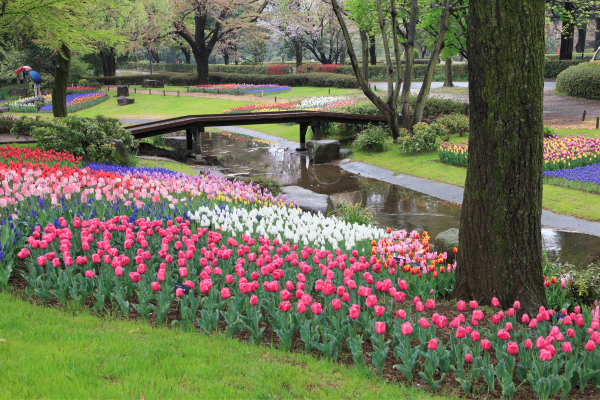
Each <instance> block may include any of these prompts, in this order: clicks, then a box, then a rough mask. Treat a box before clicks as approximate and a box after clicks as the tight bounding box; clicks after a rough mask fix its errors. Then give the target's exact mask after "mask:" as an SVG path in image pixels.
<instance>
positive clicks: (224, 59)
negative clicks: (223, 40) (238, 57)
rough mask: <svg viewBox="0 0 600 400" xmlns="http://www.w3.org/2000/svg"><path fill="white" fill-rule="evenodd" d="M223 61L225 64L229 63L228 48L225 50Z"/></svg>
mask: <svg viewBox="0 0 600 400" xmlns="http://www.w3.org/2000/svg"><path fill="white" fill-rule="evenodd" d="M223 63H224V64H225V65H229V53H228V52H227V50H224V51H223Z"/></svg>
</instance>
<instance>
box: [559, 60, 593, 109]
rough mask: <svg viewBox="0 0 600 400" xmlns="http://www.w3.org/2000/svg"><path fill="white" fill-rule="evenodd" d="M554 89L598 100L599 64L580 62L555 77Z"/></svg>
mask: <svg viewBox="0 0 600 400" xmlns="http://www.w3.org/2000/svg"><path fill="white" fill-rule="evenodd" d="M556 90H557V91H558V92H560V93H563V94H565V95H567V96H573V97H582V98H585V99H594V100H600V64H597V63H595V62H593V63H592V62H587V63H581V64H579V65H576V66H573V67H570V68H567V69H566V70H564V71H563V72H561V73H560V74H559V75H558V77H557V78H556Z"/></svg>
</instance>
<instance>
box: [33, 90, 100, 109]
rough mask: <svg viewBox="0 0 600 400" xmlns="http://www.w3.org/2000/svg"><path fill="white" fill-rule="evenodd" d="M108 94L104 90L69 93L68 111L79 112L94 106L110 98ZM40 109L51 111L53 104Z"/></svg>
mask: <svg viewBox="0 0 600 400" xmlns="http://www.w3.org/2000/svg"><path fill="white" fill-rule="evenodd" d="M108 98H109V97H108V94H106V93H103V92H94V93H79V94H68V95H67V111H68V112H77V111H81V110H85V109H86V108H90V107H93V106H95V105H97V104H100V103H102V102H104V101H106V100H108ZM40 111H45V112H51V111H52V104H48V105H45V106H44V107H42V108H40Z"/></svg>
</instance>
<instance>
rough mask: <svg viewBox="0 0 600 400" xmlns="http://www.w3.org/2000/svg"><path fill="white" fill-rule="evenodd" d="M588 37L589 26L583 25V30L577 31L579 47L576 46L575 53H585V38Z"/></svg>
mask: <svg viewBox="0 0 600 400" xmlns="http://www.w3.org/2000/svg"><path fill="white" fill-rule="evenodd" d="M586 35H587V24H586V25H583V26H582V27H581V28H579V29H577V45H576V46H575V51H576V52H577V53H584V52H585V37H586Z"/></svg>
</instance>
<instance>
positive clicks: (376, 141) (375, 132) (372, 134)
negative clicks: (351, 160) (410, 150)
mask: <svg viewBox="0 0 600 400" xmlns="http://www.w3.org/2000/svg"><path fill="white" fill-rule="evenodd" d="M391 137H392V133H391V132H390V129H389V127H388V126H387V125H371V124H369V125H367V127H366V128H365V129H363V131H362V132H360V133H359V134H358V135H357V136H356V139H355V140H354V142H353V143H352V146H354V147H355V148H357V149H361V150H371V151H383V150H384V149H385V145H386V144H387V143H390V141H391Z"/></svg>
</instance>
